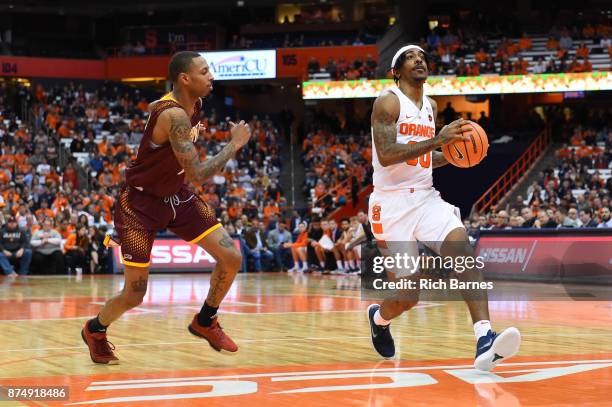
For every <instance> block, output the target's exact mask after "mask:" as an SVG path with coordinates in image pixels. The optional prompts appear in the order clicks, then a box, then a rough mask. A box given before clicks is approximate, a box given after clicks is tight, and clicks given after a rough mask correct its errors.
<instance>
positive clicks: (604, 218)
mask: <svg viewBox="0 0 612 407" xmlns="http://www.w3.org/2000/svg"><path fill="white" fill-rule="evenodd" d="M597 227H598V228H612V219H610V208H608V207H603V208H602V209H601V222H599V224H598V225H597Z"/></svg>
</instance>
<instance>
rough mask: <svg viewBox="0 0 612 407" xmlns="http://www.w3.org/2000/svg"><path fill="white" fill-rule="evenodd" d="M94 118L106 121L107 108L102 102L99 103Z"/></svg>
mask: <svg viewBox="0 0 612 407" xmlns="http://www.w3.org/2000/svg"><path fill="white" fill-rule="evenodd" d="M96 117H97V118H98V119H108V108H107V107H106V104H105V103H104V102H101V103H100V104H99V105H98V108H97V109H96Z"/></svg>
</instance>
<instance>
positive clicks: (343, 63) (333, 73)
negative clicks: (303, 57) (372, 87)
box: [308, 54, 378, 81]
mask: <svg viewBox="0 0 612 407" xmlns="http://www.w3.org/2000/svg"><path fill="white" fill-rule="evenodd" d="M377 65H378V64H377V62H376V60H374V58H372V55H369V54H368V55H367V56H366V58H365V60H362V59H361V58H356V59H354V60H353V61H347V60H346V59H345V58H344V57H340V58H339V59H338V61H337V62H336V61H335V60H334V58H332V57H329V58H328V60H327V63H326V64H325V65H323V66H321V64H320V63H319V60H318V59H316V58H314V57H312V58H310V61H309V62H308V75H309V76H310V77H312V76H313V75H314V74H320V73H326V74H329V78H330V79H332V80H335V81H343V80H356V79H372V78H374V77H375V75H376V67H377Z"/></svg>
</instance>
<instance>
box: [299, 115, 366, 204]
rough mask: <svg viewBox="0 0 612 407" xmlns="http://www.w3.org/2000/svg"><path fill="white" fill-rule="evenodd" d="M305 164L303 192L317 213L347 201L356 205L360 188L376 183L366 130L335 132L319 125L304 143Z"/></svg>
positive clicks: (303, 157) (312, 130)
mask: <svg viewBox="0 0 612 407" xmlns="http://www.w3.org/2000/svg"><path fill="white" fill-rule="evenodd" d="M322 114H323V113H319V115H322ZM321 122H322V121H320V122H319V123H321ZM302 163H303V165H304V171H305V178H304V186H303V191H302V192H303V194H304V196H305V197H306V198H307V201H308V203H309V207H311V208H312V211H313V212H314V213H319V214H325V213H328V212H329V211H331V210H333V209H335V208H337V207H341V206H344V205H346V204H350V205H351V206H353V207H355V206H356V205H357V203H358V193H359V191H360V190H361V189H362V188H363V187H364V186H366V185H369V184H371V183H372V171H373V170H372V145H371V139H370V137H369V134H367V133H366V132H365V131H364V130H361V131H360V132H357V133H353V132H351V131H348V130H347V131H338V132H334V131H332V130H331V129H330V128H329V127H327V126H315V127H313V128H312V129H311V131H309V132H308V133H307V134H306V136H305V138H304V140H303V142H302Z"/></svg>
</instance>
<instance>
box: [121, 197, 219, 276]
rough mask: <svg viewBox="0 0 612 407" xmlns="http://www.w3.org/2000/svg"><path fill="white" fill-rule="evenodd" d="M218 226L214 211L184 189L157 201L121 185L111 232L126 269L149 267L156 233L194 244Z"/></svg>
mask: <svg viewBox="0 0 612 407" xmlns="http://www.w3.org/2000/svg"><path fill="white" fill-rule="evenodd" d="M220 227H222V225H221V224H220V223H219V222H218V221H217V218H216V216H215V211H214V210H213V209H212V208H211V207H210V206H209V205H207V204H206V203H204V202H203V201H202V200H201V199H200V198H199V197H198V196H197V195H195V194H194V193H193V191H191V190H189V189H188V188H187V187H183V188H182V189H181V190H180V191H179V192H178V193H177V194H176V195H173V196H169V197H165V198H160V197H157V196H154V195H149V194H147V193H144V192H141V191H139V190H137V189H135V188H133V187H130V186H128V185H125V186H124V187H123V188H122V189H121V192H120V194H119V201H118V202H117V204H116V205H115V229H116V231H117V235H118V237H119V240H120V241H121V254H122V259H123V264H125V265H127V266H135V267H148V266H149V263H150V256H151V248H152V247H153V240H154V239H155V235H156V234H157V232H158V231H160V230H163V229H169V230H170V231H171V232H173V233H175V234H176V235H177V236H179V237H180V238H181V239H183V240H185V241H187V242H189V243H194V244H195V243H197V242H199V241H200V240H202V239H203V238H204V237H206V236H207V235H208V234H210V233H212V232H213V231H214V230H216V229H219V228H220Z"/></svg>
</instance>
